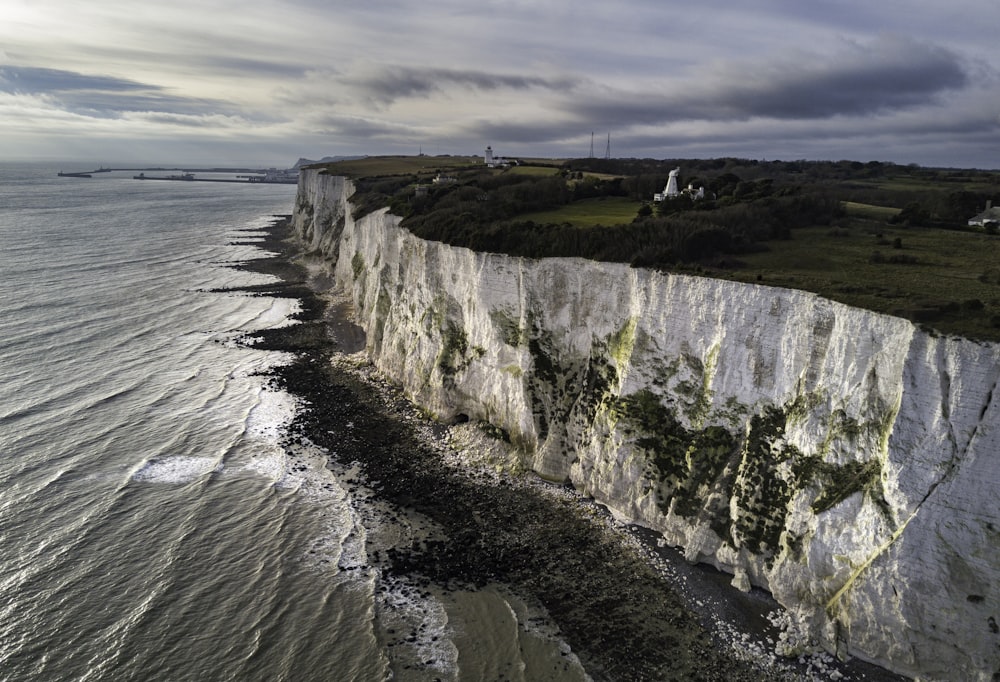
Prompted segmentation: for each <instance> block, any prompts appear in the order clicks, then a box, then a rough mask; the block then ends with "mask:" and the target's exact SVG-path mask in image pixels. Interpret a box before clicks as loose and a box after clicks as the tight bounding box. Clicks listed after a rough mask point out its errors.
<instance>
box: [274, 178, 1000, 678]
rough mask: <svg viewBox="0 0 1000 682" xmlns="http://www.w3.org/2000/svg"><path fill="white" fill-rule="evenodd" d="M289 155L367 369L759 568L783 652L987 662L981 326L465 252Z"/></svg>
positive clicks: (631, 514) (729, 566)
mask: <svg viewBox="0 0 1000 682" xmlns="http://www.w3.org/2000/svg"><path fill="white" fill-rule="evenodd" d="M352 193H353V186H352V184H351V182H350V181H349V180H347V179H345V178H340V177H336V176H330V175H326V174H324V173H322V172H320V171H318V170H306V171H304V172H303V173H302V174H301V176H300V181H299V192H298V196H297V199H296V205H295V215H294V218H293V221H294V229H295V231H296V234H297V236H298V239H299V240H301V241H302V242H303V244H304V245H305V246H306V247H307V248H308V249H309V250H311V251H313V252H314V253H317V254H320V255H322V257H323V258H324V259H325V262H326V263H327V264H328V267H329V269H330V272H331V273H332V274H333V275H334V277H335V279H336V281H337V283H338V285H339V286H340V287H342V288H343V289H344V290H345V291H346V292H348V293H349V294H350V296H351V298H352V299H353V302H354V306H355V309H356V315H357V321H358V323H359V324H360V325H361V326H362V327H363V328H364V329H365V330H366V332H367V351H368V353H369V355H370V356H371V358H372V361H373V362H374V363H375V364H376V366H377V367H378V368H379V370H380V371H382V372H383V373H384V374H385V375H387V376H388V377H390V378H392V379H393V380H394V381H396V382H398V383H399V384H400V386H401V387H402V388H403V390H404V391H405V392H406V393H407V394H408V395H409V396H410V397H411V399H413V400H414V401H415V402H416V403H417V404H419V405H421V406H422V407H424V408H425V409H426V410H428V411H429V412H431V413H433V414H434V415H436V416H437V418H439V419H442V420H452V419H456V418H462V419H465V418H468V419H473V420H481V421H483V422H485V423H487V424H489V425H490V426H491V428H493V429H495V430H496V432H497V434H498V435H500V436H501V437H504V438H509V439H510V440H512V441H513V442H515V443H516V444H517V445H518V446H519V451H520V452H521V453H522V461H521V462H520V464H522V465H525V466H528V467H530V468H532V469H534V470H535V471H537V472H538V473H539V474H541V475H543V476H545V477H547V478H550V479H553V480H566V481H569V482H571V483H572V484H573V485H574V486H575V487H576V488H577V489H578V490H579V491H581V492H582V493H584V494H586V495H590V496H592V497H594V498H595V499H596V500H597V501H599V502H601V503H602V504H605V505H607V506H608V507H609V508H610V509H612V510H614V512H615V513H616V514H618V515H620V516H621V517H623V518H625V519H628V520H631V521H634V522H636V523H639V524H642V525H645V526H648V527H650V528H652V529H654V530H656V531H658V532H660V533H661V534H662V535H663V536H664V537H665V539H666V540H667V541H668V542H670V543H672V544H674V545H676V546H679V547H682V548H683V549H684V551H685V554H686V556H687V558H688V559H689V560H691V561H704V562H707V563H710V564H713V565H715V566H717V567H719V568H721V569H723V570H726V571H728V572H730V573H732V574H733V575H734V580H733V582H734V585H736V586H738V587H740V588H742V589H746V588H748V587H749V586H750V585H752V584H753V585H759V586H761V587H763V588H765V589H767V590H769V591H770V592H771V593H772V594H773V595H774V597H775V598H776V599H777V601H778V602H779V603H781V604H782V605H783V606H784V607H785V608H786V609H788V611H789V612H790V614H791V616H792V619H791V620H792V623H791V625H790V629H789V631H788V633H787V636H786V638H785V639H783V641H782V642H781V645H780V646H781V647H782V648H783V649H784V653H787V654H794V653H797V652H798V651H802V650H805V649H808V648H809V647H811V646H821V647H824V648H826V649H827V650H829V651H832V652H836V653H838V654H841V655H854V656H858V657H860V658H863V659H865V660H869V661H872V662H875V663H878V664H879V665H883V666H885V667H887V668H889V669H891V670H895V671H897V672H901V673H903V674H907V675H911V676H916V677H920V678H921V679H974V680H990V679H993V676H994V674H995V673H998V672H1000V627H998V620H1000V590H998V589H997V588H996V585H997V584H998V580H997V579H998V578H1000V576H998V575H997V574H998V573H1000V512H998V510H997V505H996V493H995V490H996V484H997V482H998V475H997V472H998V471H1000V435H998V429H997V425H998V424H1000V407H998V405H997V402H996V400H994V394H995V389H996V385H997V382H998V380H1000V346H998V345H997V344H982V343H974V342H971V341H967V340H963V339H955V338H946V337H940V336H936V335H934V334H931V333H928V332H925V331H923V330H920V329H918V328H916V327H914V326H913V325H912V324H911V323H909V322H907V321H905V320H901V319H898V318H893V317H889V316H885V315H879V314H876V313H872V312H869V311H864V310H859V309H855V308H850V307H847V306H844V305H840V304H836V303H832V302H830V301H827V300H824V299H821V298H819V297H817V296H815V295H812V294H808V293H804V292H799V291H791V290H785V289H777V288H768V287H762V286H755V285H746V284H737V283H732V282H725V281H720V280H712V279H707V278H697V277H690V276H680V275H670V274H663V273H658V272H653V271H648V270H641V269H633V268H629V267H628V266H626V265H621V264H611V263H599V262H593V261H584V260H579V259H543V260H532V259H523V258H512V257H509V256H503V255H497V254H486V253H475V252H472V251H469V250H467V249H463V248H456V247H450V246H447V245H444V244H440V243H436V242H428V241H424V240H420V239H417V238H416V237H414V236H413V235H411V234H410V233H409V232H407V231H406V230H405V229H403V228H401V227H400V226H399V220H400V219H399V218H398V217H396V216H393V215H391V214H389V213H388V211H387V210H384V209H383V210H380V211H376V212H374V213H371V214H369V215H366V216H363V217H358V218H357V219H355V218H354V216H353V215H352V212H351V206H350V204H349V197H350V195H351V194H352Z"/></svg>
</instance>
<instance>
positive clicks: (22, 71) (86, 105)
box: [0, 66, 231, 118]
mask: <svg viewBox="0 0 1000 682" xmlns="http://www.w3.org/2000/svg"><path fill="white" fill-rule="evenodd" d="M0 92H8V93H12V94H18V95H46V96H49V97H51V98H54V99H56V100H57V101H59V102H60V103H61V105H62V107H63V108H64V109H66V110H67V111H71V112H74V113H78V114H84V115H87V116H93V117H96V118H112V117H115V116H117V115H119V114H121V113H123V112H138V111H153V112H166V113H170V114H182V115H195V116H196V115H203V114H210V113H231V112H228V111H226V109H227V106H226V105H224V104H223V103H221V102H215V101H212V100H206V99H197V98H192V97H177V96H174V95H171V94H169V93H168V92H166V91H165V90H164V89H163V88H161V87H159V86H157V85H151V84H149V83H140V82H138V81H134V80H128V79H124V78H115V77H113V76H93V75H89V74H83V73H78V72H75V71H64V70H61V69H45V68H37V67H18V66H2V67H0Z"/></svg>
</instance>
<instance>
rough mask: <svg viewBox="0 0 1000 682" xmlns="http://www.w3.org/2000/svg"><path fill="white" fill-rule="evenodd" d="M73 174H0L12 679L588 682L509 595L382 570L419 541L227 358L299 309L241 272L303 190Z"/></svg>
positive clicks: (4, 501) (38, 168)
mask: <svg viewBox="0 0 1000 682" xmlns="http://www.w3.org/2000/svg"><path fill="white" fill-rule="evenodd" d="M59 170H61V169H60V168H58V167H57V166H52V165H44V164H36V165H30V164H20V165H13V164H0V377H2V381H0V460H2V461H0V681H8V680H9V681H11V682H14V681H18V682H20V681H23V680H33V681H36V682H48V681H55V680H60V681H62V680H74V681H80V680H98V681H102V682H103V681H118V680H142V681H157V680H164V681H167V680H169V681H171V682H178V681H183V680H199V681H205V680H213V681H215V680H240V681H244V680H246V681H250V680H268V681H272V680H289V681H296V682H299V681H304V682H305V681H310V680H324V681H340V680H364V681H367V680H386V679H396V680H435V679H447V680H458V679H501V678H502V679H510V680H517V679H522V680H530V679H566V680H579V679H586V674H585V673H584V672H583V670H582V668H581V667H580V666H579V664H578V663H577V662H576V661H575V657H574V656H573V655H572V654H571V653H570V652H569V651H568V650H567V647H566V646H565V644H563V643H562V642H560V641H559V640H558V639H557V638H556V637H555V636H554V634H553V633H552V632H550V631H549V630H547V629H546V626H545V624H544V623H541V621H540V619H539V617H538V614H537V613H534V612H532V611H531V610H529V609H528V608H527V607H526V606H525V605H524V604H523V603H521V602H520V601H518V600H517V599H516V598H515V597H513V596H512V595H510V594H506V593H504V592H503V591H502V590H500V589H493V588H489V589H486V590H481V591H477V592H469V593H464V592H444V591H440V590H434V589H425V588H426V586H424V587H418V586H415V585H413V584H410V583H408V582H407V580H406V579H405V578H400V577H398V576H397V577H394V578H392V579H388V578H387V577H386V576H383V575H381V573H380V569H379V568H378V567H377V566H372V565H370V562H369V561H368V558H367V554H366V552H367V551H369V549H368V548H369V547H370V546H371V545H372V541H373V539H374V540H375V543H376V544H379V543H382V545H391V544H392V543H394V542H398V541H400V538H401V536H405V535H406V534H407V533H413V532H420V531H419V530H418V531H414V528H413V527H412V524H411V522H410V521H406V522H405V523H404V524H403V525H402V526H401V525H400V522H399V517H398V516H396V514H395V512H394V511H393V510H391V509H385V508H383V507H381V506H380V504H379V503H378V502H377V501H376V500H372V499H371V498H370V497H369V496H365V495H359V494H358V492H357V490H356V489H355V488H352V486H351V485H349V484H348V483H345V482H344V481H348V480H350V477H352V476H355V475H356V472H353V471H351V470H350V469H349V467H348V468H344V467H340V469H339V470H338V468H337V467H328V466H327V465H328V460H327V456H328V454H329V453H327V452H324V451H320V450H319V449H318V448H313V447H310V446H309V445H308V444H306V445H301V444H298V445H296V446H295V449H294V451H289V450H287V449H286V448H287V447H289V446H288V445H287V443H286V444H284V445H283V440H282V434H283V433H284V427H285V426H286V425H287V424H288V423H289V422H290V420H291V419H292V417H293V415H294V414H295V410H296V403H295V399H294V398H292V397H291V396H290V395H288V394H285V393H282V392H280V391H279V390H277V389H274V388H273V387H271V386H270V385H269V382H268V379H267V377H266V376H264V374H266V371H267V370H268V368H272V367H274V366H276V365H280V364H282V363H286V362H289V361H290V357H289V356H288V355H287V354H285V353H281V352H274V351H264V350H259V349H255V348H252V347H247V345H245V344H241V343H239V340H240V339H241V338H243V337H245V336H246V335H248V334H251V335H252V333H253V332H255V331H258V330H262V329H267V328H273V327H277V326H283V325H286V324H290V323H292V322H290V320H289V316H290V315H291V314H293V313H294V312H295V310H296V308H297V305H298V303H297V301H295V300H293V299H283V298H271V297H267V296H255V295H250V294H248V293H245V292H244V293H241V292H240V287H247V286H252V285H257V284H268V283H270V282H272V279H271V278H270V277H269V276H265V275H261V274H255V273H251V272H247V271H245V270H240V269H237V268H234V267H233V265H234V264H237V263H239V262H242V261H245V260H247V259H252V258H256V257H260V256H262V255H265V254H264V253H263V252H262V251H261V250H260V248H258V247H256V246H254V245H253V244H252V242H253V241H254V240H255V238H256V239H258V240H259V238H261V237H262V236H263V231H262V230H263V228H264V227H265V226H267V225H268V224H270V222H271V220H272V219H273V218H272V216H274V215H275V214H288V213H291V211H292V206H293V203H294V197H295V190H296V188H295V186H294V185H242V184H217V183H198V182H193V183H191V182H149V181H146V182H138V181H135V180H133V179H132V175H133V173H132V172H117V171H116V172H111V173H101V174H95V175H94V176H93V177H92V178H90V179H82V178H60V177H57V175H56V174H57V172H58V171H59ZM344 428H345V429H349V428H350V425H349V424H348V425H345V426H344ZM389 518H393V519H395V520H394V521H392V522H391V523H390V522H387V519H389ZM402 541H403V542H404V543H405V542H408V540H407V539H406V538H405V537H403V538H402ZM539 623H541V624H539ZM529 624H535V625H530V626H529ZM557 669H558V670H557ZM553 671H554V672H553Z"/></svg>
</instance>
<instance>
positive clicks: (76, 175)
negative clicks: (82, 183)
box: [59, 171, 94, 178]
mask: <svg viewBox="0 0 1000 682" xmlns="http://www.w3.org/2000/svg"><path fill="white" fill-rule="evenodd" d="M59 177H60V178H92V177H94V176H93V175H91V174H90V173H63V172H62V171H59Z"/></svg>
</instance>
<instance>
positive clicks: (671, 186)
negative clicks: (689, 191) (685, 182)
mask: <svg viewBox="0 0 1000 682" xmlns="http://www.w3.org/2000/svg"><path fill="white" fill-rule="evenodd" d="M680 174H681V169H680V168H675V169H673V170H672V171H670V175H669V176H668V177H667V187H666V189H664V190H663V194H664V195H666V196H668V197H675V196H677V195H678V194H680V193H681V192H680V190H679V189H677V176H678V175H680Z"/></svg>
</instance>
